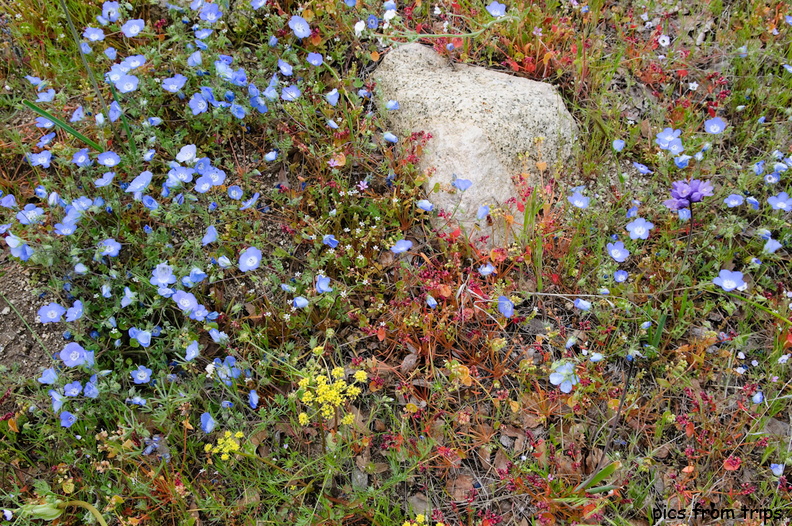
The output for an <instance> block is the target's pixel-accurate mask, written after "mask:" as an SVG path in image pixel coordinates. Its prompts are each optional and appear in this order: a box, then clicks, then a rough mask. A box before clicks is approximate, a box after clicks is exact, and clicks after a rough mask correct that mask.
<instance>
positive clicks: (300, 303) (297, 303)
mask: <svg viewBox="0 0 792 526" xmlns="http://www.w3.org/2000/svg"><path fill="white" fill-rule="evenodd" d="M292 306H294V308H295V309H304V308H305V307H307V306H308V300H307V299H306V298H304V297H302V296H297V297H296V298H294V300H292Z"/></svg>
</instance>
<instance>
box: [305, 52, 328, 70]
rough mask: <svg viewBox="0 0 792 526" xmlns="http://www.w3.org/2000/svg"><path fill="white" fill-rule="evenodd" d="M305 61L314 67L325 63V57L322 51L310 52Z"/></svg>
mask: <svg viewBox="0 0 792 526" xmlns="http://www.w3.org/2000/svg"><path fill="white" fill-rule="evenodd" d="M305 61H306V62H308V63H309V64H310V65H312V66H314V67H319V66H321V65H322V64H323V63H324V57H323V56H322V55H321V54H320V53H308V56H307V57H306V58H305Z"/></svg>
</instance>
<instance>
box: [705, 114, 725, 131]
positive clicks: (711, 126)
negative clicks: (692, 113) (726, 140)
mask: <svg viewBox="0 0 792 526" xmlns="http://www.w3.org/2000/svg"><path fill="white" fill-rule="evenodd" d="M725 129H726V121H724V120H723V119H721V118H720V117H715V118H714V119H710V120H708V121H704V131H705V132H707V133H710V134H712V135H718V134H719V133H723V130H725Z"/></svg>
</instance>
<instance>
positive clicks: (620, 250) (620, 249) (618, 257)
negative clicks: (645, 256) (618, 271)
mask: <svg viewBox="0 0 792 526" xmlns="http://www.w3.org/2000/svg"><path fill="white" fill-rule="evenodd" d="M607 249H608V254H609V255H610V257H612V258H613V260H614V261H616V262H617V263H622V262H624V260H626V259H627V258H628V257H629V256H630V251H629V250H627V249H626V248H624V243H623V242H621V241H618V242H616V243H608V245H607Z"/></svg>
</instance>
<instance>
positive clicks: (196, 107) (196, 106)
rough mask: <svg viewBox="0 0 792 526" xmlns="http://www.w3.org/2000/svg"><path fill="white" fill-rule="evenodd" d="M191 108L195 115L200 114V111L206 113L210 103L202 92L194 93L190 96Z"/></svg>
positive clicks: (189, 103)
mask: <svg viewBox="0 0 792 526" xmlns="http://www.w3.org/2000/svg"><path fill="white" fill-rule="evenodd" d="M187 106H189V108H190V110H192V114H193V115H198V114H199V113H205V112H206V111H207V110H208V109H209V104H208V103H207V102H206V99H205V98H204V96H203V95H201V94H200V93H196V94H194V95H193V96H192V97H191V98H190V102H188V103H187Z"/></svg>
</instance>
